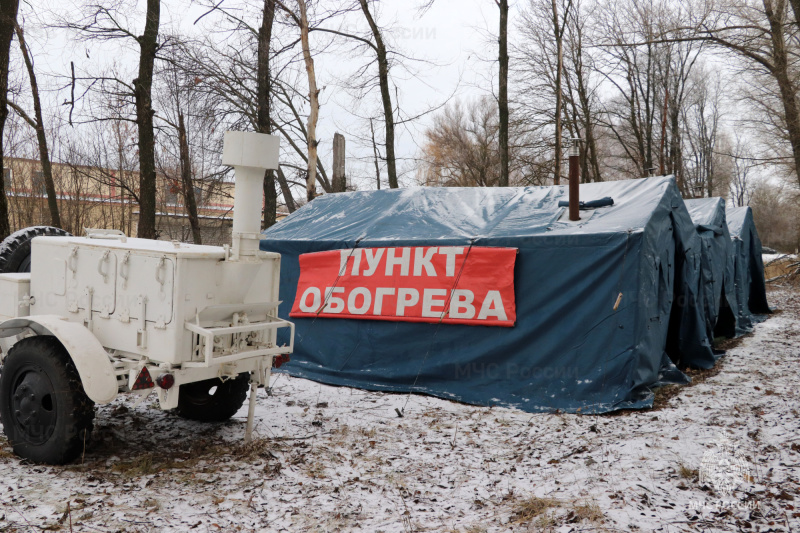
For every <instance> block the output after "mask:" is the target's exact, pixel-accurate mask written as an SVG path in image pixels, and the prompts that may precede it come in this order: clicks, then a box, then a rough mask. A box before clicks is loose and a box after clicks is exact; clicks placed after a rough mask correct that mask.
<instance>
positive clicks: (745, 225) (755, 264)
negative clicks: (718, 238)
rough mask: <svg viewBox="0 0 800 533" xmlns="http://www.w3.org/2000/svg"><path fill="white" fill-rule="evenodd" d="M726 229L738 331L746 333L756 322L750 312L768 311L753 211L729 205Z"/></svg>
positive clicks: (759, 245)
mask: <svg viewBox="0 0 800 533" xmlns="http://www.w3.org/2000/svg"><path fill="white" fill-rule="evenodd" d="M726 214H727V218H728V229H729V230H730V234H731V239H732V240H733V245H734V262H735V274H734V275H735V279H736V297H737V311H738V313H737V315H738V316H737V321H738V330H737V332H738V333H740V334H741V333H746V332H747V331H750V329H751V328H752V325H753V322H754V321H756V322H757V321H758V318H757V317H754V316H753V315H754V314H755V315H758V314H767V313H770V312H771V311H770V308H769V304H768V303H767V286H766V285H767V284H766V283H765V281H764V260H763V259H762V257H761V239H759V237H758V231H756V225H755V222H754V221H753V211H752V210H751V209H750V208H749V207H747V206H745V207H729V208H728V210H727V212H726Z"/></svg>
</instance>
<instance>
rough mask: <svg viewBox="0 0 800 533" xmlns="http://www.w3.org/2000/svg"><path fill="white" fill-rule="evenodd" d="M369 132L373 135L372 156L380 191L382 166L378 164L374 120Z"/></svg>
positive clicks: (370, 122) (376, 183)
mask: <svg viewBox="0 0 800 533" xmlns="http://www.w3.org/2000/svg"><path fill="white" fill-rule="evenodd" d="M369 132H370V133H371V134H372V156H373V158H374V159H373V160H374V161H375V185H376V186H377V187H378V190H381V166H380V163H378V143H376V142H375V127H374V126H373V125H372V119H369Z"/></svg>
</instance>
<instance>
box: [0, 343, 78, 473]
mask: <svg viewBox="0 0 800 533" xmlns="http://www.w3.org/2000/svg"><path fill="white" fill-rule="evenodd" d="M93 420H94V402H92V401H91V400H90V399H89V397H88V396H86V393H85V392H84V390H83V385H82V384H81V379H80V377H79V376H78V371H77V370H76V368H75V365H74V364H73V362H72V359H71V358H70V357H69V354H68V353H67V351H66V350H65V349H64V347H63V346H62V345H61V343H60V342H59V341H58V340H57V339H56V338H55V337H50V336H41V337H29V338H27V339H23V340H21V341H19V342H18V343H16V344H15V345H14V346H13V347H12V348H11V350H10V351H9V353H8V356H7V357H6V358H5V361H4V362H3V367H2V375H0V421H2V423H3V431H4V432H5V434H6V437H8V442H9V443H10V444H11V445H12V446H13V448H14V453H15V454H17V455H19V456H20V457H23V458H25V459H29V460H30V461H33V462H35V463H47V464H64V463H68V462H70V461H72V460H73V459H75V458H76V457H78V456H79V455H80V453H81V452H82V451H83V449H84V445H85V443H86V442H88V441H89V435H90V434H91V432H92V424H93Z"/></svg>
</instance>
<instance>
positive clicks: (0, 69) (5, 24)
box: [0, 0, 19, 239]
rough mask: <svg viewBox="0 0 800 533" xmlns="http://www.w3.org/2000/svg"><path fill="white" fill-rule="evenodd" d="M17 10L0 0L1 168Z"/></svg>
mask: <svg viewBox="0 0 800 533" xmlns="http://www.w3.org/2000/svg"><path fill="white" fill-rule="evenodd" d="M18 10H19V0H0V168H3V169H5V167H4V166H3V130H4V129H5V124H6V118H7V117H8V65H9V55H10V53H11V39H12V38H13V37H14V24H15V23H16V21H17V11H18ZM4 182H5V180H3V183H0V239H5V238H6V236H7V235H8V234H9V233H10V232H11V228H10V227H9V224H8V201H7V200H6V192H5V183H4Z"/></svg>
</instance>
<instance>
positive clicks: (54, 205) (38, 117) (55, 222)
mask: <svg viewBox="0 0 800 533" xmlns="http://www.w3.org/2000/svg"><path fill="white" fill-rule="evenodd" d="M14 27H15V29H16V32H17V40H19V47H20V50H22V58H23V59H24V60H25V67H26V68H27V69H28V78H30V81H31V96H32V97H33V112H34V117H35V123H34V124H33V127H34V129H36V140H37V141H38V143H39V160H40V161H41V162H42V176H43V178H44V188H45V190H46V191H47V208H48V209H49V211H50V225H51V226H55V227H57V228H60V227H61V216H60V215H59V213H58V196H57V195H56V186H55V183H53V169H52V166H51V165H50V152H49V151H48V149H47V136H46V135H45V131H44V120H43V118H42V104H41V101H40V100H39V84H38V83H37V82H36V73H35V72H34V70H33V60H32V59H31V55H30V53H29V52H28V47H27V45H26V44H25V35H24V34H23V32H22V28H20V26H19V24H17V23H16V22H15V23H14Z"/></svg>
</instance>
